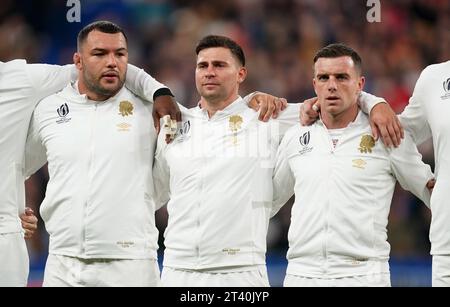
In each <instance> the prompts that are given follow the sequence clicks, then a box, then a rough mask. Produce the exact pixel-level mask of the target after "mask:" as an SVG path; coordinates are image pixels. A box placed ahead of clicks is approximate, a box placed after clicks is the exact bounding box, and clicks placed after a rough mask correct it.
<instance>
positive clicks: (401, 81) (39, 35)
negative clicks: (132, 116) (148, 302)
mask: <svg viewBox="0 0 450 307" xmlns="http://www.w3.org/2000/svg"><path fill="white" fill-rule="evenodd" d="M393 2H394V1H383V0H381V1H380V3H381V22H379V23H378V22H374V23H369V22H368V21H367V19H366V14H367V11H368V10H369V9H370V8H369V7H367V6H366V1H362V0H340V1H331V0H228V1H223V0H217V1H216V0H214V1H213V0H209V1H200V0H196V1H195V0H191V1H189V0H165V1H163V0H122V1H113V0H90V1H81V23H69V22H67V19H66V14H67V12H68V10H69V9H70V7H67V6H66V1H62V0H53V1H51V0H47V1H32V0H20V1H17V0H3V1H2V5H1V6H0V60H1V61H8V60H11V59H16V58H25V59H27V60H28V61H29V62H40V63H52V64H66V63H71V62H72V55H73V53H74V52H75V50H76V34H77V33H78V31H79V30H80V29H81V28H82V27H83V26H85V25H86V24H88V23H90V22H91V21H94V20H101V19H105V20H111V21H114V22H116V23H117V24H119V25H121V26H122V27H123V28H124V29H125V31H126V33H127V35H128V39H129V51H130V62H131V63H133V64H135V65H137V66H140V67H142V68H144V69H145V70H147V71H148V72H150V73H151V74H152V75H153V76H154V77H155V78H156V79H158V80H159V81H160V82H163V83H165V84H166V85H167V86H169V87H170V88H171V89H172V91H173V93H174V94H175V95H176V98H177V100H178V101H179V102H180V103H182V104H183V105H185V106H187V107H192V106H195V105H196V103H197V102H198V100H199V97H198V95H197V91H196V89H195V82H194V68H195V52H194V49H195V45H196V43H197V42H198V40H199V39H200V38H202V37H203V36H205V35H207V34H212V33H214V34H221V35H226V36H229V37H231V38H233V39H234V40H236V41H237V42H238V43H239V44H241V46H242V47H243V49H244V51H245V53H246V57H247V68H248V70H249V74H248V78H247V80H246V81H245V83H244V85H243V86H242V87H241V89H242V91H241V94H242V95H245V94H247V93H249V92H253V91H254V90H259V91H264V92H267V93H271V94H273V95H276V96H280V97H285V98H287V100H288V101H289V102H301V101H303V100H304V99H306V98H309V97H312V96H314V92H313V88H312V58H313V57H314V54H315V52H316V51H317V50H318V49H320V48H321V47H323V46H324V45H326V44H328V43H332V42H343V43H345V44H348V45H350V46H351V47H352V48H354V49H356V50H357V51H358V52H359V53H360V55H361V57H362V59H363V70H364V75H365V76H366V87H365V90H366V91H368V92H371V93H373V94H376V95H377V96H381V97H384V98H386V99H387V100H388V101H389V103H390V104H391V106H392V107H393V109H394V110H395V111H396V112H401V111H402V110H403V108H404V107H405V105H406V104H407V103H408V98H409V97H410V95H411V93H412V90H413V86H414V84H415V82H416V80H417V78H418V76H419V73H420V71H421V70H422V69H423V68H425V67H426V66H427V65H430V64H432V63H437V62H442V61H446V60H449V59H450V18H449V16H450V2H449V1H448V0H415V1H412V0H397V1H395V3H393ZM420 149H421V151H422V153H423V155H424V160H425V162H427V163H429V164H431V165H433V163H434V162H433V152H432V144H431V143H426V144H423V145H422V146H421V147H420ZM47 176H48V174H47V172H46V171H45V169H43V170H41V171H40V172H39V173H37V174H36V175H34V176H33V177H31V178H30V179H29V180H28V181H27V184H26V188H27V204H28V205H29V206H31V207H34V208H38V207H39V203H40V202H41V201H42V199H43V197H44V193H45V185H46V181H47ZM166 219H167V213H166V211H165V209H164V208H163V209H161V210H160V211H159V212H158V213H157V224H158V227H159V229H160V231H161V233H162V231H163V229H164V227H165V223H166ZM289 222H290V205H287V206H285V207H284V208H283V209H282V210H281V212H280V213H279V214H278V215H277V216H276V217H275V218H274V219H273V220H272V221H271V224H270V228H269V234H268V245H269V252H270V253H280V254H282V253H284V252H285V250H286V248H287V230H288V227H289ZM429 223H430V212H429V210H428V209H427V208H426V207H425V206H424V205H423V204H421V203H419V201H418V200H417V199H416V198H415V197H414V196H412V195H411V194H409V193H407V192H405V191H403V190H402V189H401V188H397V189H396V192H395V194H394V199H393V203H392V207H391V213H390V217H389V227H388V228H389V231H388V238H389V241H390V243H391V246H392V253H391V255H392V257H394V258H415V257H427V256H428V254H429V248H430V247H429V240H428V228H429ZM46 240H47V236H46V232H45V229H44V228H43V225H42V222H41V223H40V232H39V234H38V235H37V236H36V237H35V239H34V240H33V241H31V242H30V244H29V247H30V250H31V257H32V258H31V259H32V261H39V260H40V259H42V258H44V259H45V256H46V251H47V245H46V243H47V242H46ZM162 242H163V241H162V240H161V243H162Z"/></svg>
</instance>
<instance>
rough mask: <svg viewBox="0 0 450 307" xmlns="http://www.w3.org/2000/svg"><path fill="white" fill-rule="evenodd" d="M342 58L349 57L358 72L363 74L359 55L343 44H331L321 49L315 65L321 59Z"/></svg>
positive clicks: (316, 56) (317, 54)
mask: <svg viewBox="0 0 450 307" xmlns="http://www.w3.org/2000/svg"><path fill="white" fill-rule="evenodd" d="M341 56H349V57H351V58H352V60H353V63H354V64H355V68H356V70H357V71H358V72H359V73H360V74H361V73H362V60H361V57H360V56H359V54H358V53H357V52H356V51H355V50H353V49H352V48H350V47H349V46H347V45H344V44H342V43H335V44H330V45H328V46H326V47H324V48H322V49H320V50H319V51H318V52H317V53H316V55H315V56H314V64H315V63H316V62H317V60H318V59H320V58H339V57H341Z"/></svg>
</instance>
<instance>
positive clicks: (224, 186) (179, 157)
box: [153, 98, 299, 270]
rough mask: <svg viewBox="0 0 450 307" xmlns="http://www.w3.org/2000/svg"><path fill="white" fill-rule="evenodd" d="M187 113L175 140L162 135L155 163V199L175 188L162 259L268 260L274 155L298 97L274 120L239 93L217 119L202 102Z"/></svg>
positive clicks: (193, 264) (171, 263)
mask: <svg viewBox="0 0 450 307" xmlns="http://www.w3.org/2000/svg"><path fill="white" fill-rule="evenodd" d="M182 115H183V123H182V125H181V128H180V129H181V130H180V131H179V132H178V135H177V136H176V138H175V140H174V141H173V143H171V144H169V145H167V146H166V145H165V142H164V141H163V140H162V138H161V137H160V138H159V139H158V149H157V153H156V157H155V165H154V168H153V176H154V181H155V191H156V195H158V196H157V198H156V199H157V204H158V205H163V204H165V203H166V202H167V201H168V199H169V196H170V200H169V202H168V204H167V210H168V213H169V221H168V226H167V229H166V231H165V234H164V237H165V241H164V243H165V246H166V249H165V251H164V266H167V267H173V268H181V269H193V270H194V269H195V270H199V269H217V268H225V267H232V266H249V265H260V264H265V252H266V234H267V227H268V224H269V218H270V210H271V204H272V172H273V167H274V164H273V163H274V159H275V155H276V149H277V147H278V144H279V137H280V135H283V134H284V132H285V131H286V130H287V129H288V128H289V127H290V126H292V125H293V124H295V123H297V122H298V115H299V105H290V106H289V107H288V109H286V110H285V111H284V112H282V113H281V115H280V117H279V119H278V120H271V121H269V122H268V123H263V122H260V121H259V120H258V115H259V114H258V113H257V112H255V111H253V110H252V109H249V108H248V106H247V105H246V103H245V102H244V101H243V100H242V99H241V98H238V99H237V100H236V101H234V102H233V103H232V104H231V105H229V106H228V107H227V108H225V109H224V110H222V111H218V112H217V113H216V114H215V115H214V116H213V117H212V118H211V119H210V118H209V116H208V113H207V111H206V110H202V109H200V108H198V107H197V108H194V109H190V110H185V111H184V112H183V114H182ZM169 177H170V179H169ZM169 194H170V195H169Z"/></svg>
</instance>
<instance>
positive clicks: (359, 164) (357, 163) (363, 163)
mask: <svg viewBox="0 0 450 307" xmlns="http://www.w3.org/2000/svg"><path fill="white" fill-rule="evenodd" d="M352 162H353V167H356V168H360V169H365V168H366V164H367V162H366V161H364V160H363V159H356V160H352Z"/></svg>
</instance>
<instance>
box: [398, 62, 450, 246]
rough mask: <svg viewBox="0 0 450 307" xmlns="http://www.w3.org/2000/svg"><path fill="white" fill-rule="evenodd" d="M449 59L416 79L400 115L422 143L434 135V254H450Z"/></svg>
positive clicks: (432, 238)
mask: <svg viewBox="0 0 450 307" xmlns="http://www.w3.org/2000/svg"><path fill="white" fill-rule="evenodd" d="M449 115H450V61H447V62H444V63H440V64H435V65H430V66H428V67H427V68H425V69H424V70H423V72H422V74H421V75H420V77H419V79H418V80H417V83H416V87H415V89H414V92H413V95H412V97H411V99H410V100H409V104H408V106H407V107H406V108H405V110H404V111H403V113H402V114H401V116H400V120H401V122H402V124H403V125H404V126H405V128H406V129H407V130H408V131H409V132H410V133H411V134H412V136H413V137H414V139H415V141H416V142H417V143H418V144H420V143H422V142H423V141H425V140H426V139H429V138H430V137H433V147H434V159H435V161H436V168H435V173H436V186H435V187H434V190H433V195H432V197H431V211H432V213H433V214H432V217H431V226H430V241H431V254H432V255H449V254H450V207H449V199H450V189H449V187H450V117H449Z"/></svg>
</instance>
